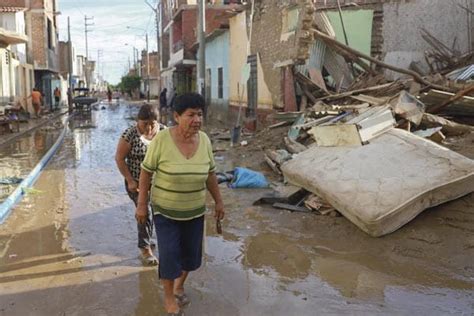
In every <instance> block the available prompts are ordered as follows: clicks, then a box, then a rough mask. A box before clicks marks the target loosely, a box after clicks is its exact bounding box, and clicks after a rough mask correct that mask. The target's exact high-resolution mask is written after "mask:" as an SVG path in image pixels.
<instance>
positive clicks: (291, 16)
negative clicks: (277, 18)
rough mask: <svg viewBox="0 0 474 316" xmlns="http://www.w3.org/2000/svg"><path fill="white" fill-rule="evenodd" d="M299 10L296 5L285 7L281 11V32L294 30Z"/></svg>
mask: <svg viewBox="0 0 474 316" xmlns="http://www.w3.org/2000/svg"><path fill="white" fill-rule="evenodd" d="M299 16H300V10H299V8H298V7H291V8H287V9H285V10H284V11H283V12H282V23H283V27H282V33H290V32H294V31H296V28H297V27H298V20H299Z"/></svg>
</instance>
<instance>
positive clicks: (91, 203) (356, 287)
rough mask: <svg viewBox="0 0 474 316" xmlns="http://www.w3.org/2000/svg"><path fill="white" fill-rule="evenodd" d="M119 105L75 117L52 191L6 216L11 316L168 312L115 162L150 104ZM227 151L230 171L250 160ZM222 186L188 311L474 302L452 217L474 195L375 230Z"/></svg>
mask: <svg viewBox="0 0 474 316" xmlns="http://www.w3.org/2000/svg"><path fill="white" fill-rule="evenodd" d="M105 106H106V109H104V110H99V111H93V112H92V113H91V115H90V117H89V116H85V117H82V118H76V119H75V120H73V121H71V122H70V124H69V130H68V133H67V135H66V138H65V141H64V144H63V146H62V147H61V148H60V150H59V151H58V153H57V155H56V156H55V157H54V159H53V160H52V161H51V162H50V164H49V165H48V167H47V168H46V170H45V171H44V172H43V173H42V175H41V176H40V177H39V179H38V182H37V183H36V185H35V189H37V190H38V192H37V193H36V194H28V195H27V196H26V198H25V199H24V200H23V201H22V202H21V203H20V204H19V205H18V206H17V207H16V208H15V210H14V211H13V213H12V215H11V216H10V218H8V220H7V221H6V222H5V224H4V225H2V226H0V315H164V311H163V308H162V302H161V294H162V291H161V289H160V286H159V284H158V277H157V272H156V269H155V268H147V267H142V266H141V263H140V261H139V259H138V250H137V245H136V240H137V238H136V227H135V225H136V224H135V219H134V217H133V212H134V209H133V207H132V203H131V202H130V200H129V199H128V197H127V196H126V194H125V191H124V187H123V180H122V177H121V176H120V174H119V173H118V171H117V169H116V167H115V161H114V154H115V146H116V143H117V140H118V138H119V137H120V134H121V132H122V131H123V130H124V129H125V128H126V127H127V126H129V125H130V124H132V123H133V122H132V121H131V120H130V119H129V118H130V117H133V116H134V115H135V114H136V112H137V108H136V107H128V106H127V105H125V104H121V105H119V106H113V107H109V106H108V105H107V104H105ZM216 155H218V156H222V157H223V158H219V159H218V164H219V169H220V171H228V170H231V169H232V168H234V167H235V166H239V165H241V164H240V161H236V160H233V159H228V158H227V156H226V152H225V151H223V152H219V153H218V154H216ZM221 188H222V192H223V195H224V201H225V204H226V211H227V217H226V219H225V220H224V222H223V230H224V232H223V235H217V234H216V231H215V224H214V221H213V219H212V217H211V216H208V218H207V220H206V223H207V227H206V232H207V237H206V240H205V249H206V256H205V258H204V264H203V266H202V268H201V269H200V270H199V271H197V272H195V273H192V274H191V277H190V279H189V283H188V288H187V292H188V295H189V297H190V298H191V300H192V303H191V305H190V306H189V307H187V308H186V313H187V315H226V316H231V315H320V314H364V315H367V314H409V313H413V312H419V313H421V314H433V315H435V314H436V315H441V314H456V313H458V314H471V313H472V312H473V311H474V306H473V303H472V302H474V294H473V288H474V286H473V276H474V269H473V266H472V265H473V263H472V258H473V256H474V253H473V252H472V251H473V249H474V247H470V246H469V245H472V243H471V244H470V241H469V240H470V239H469V238H472V234H471V233H470V232H469V231H459V229H458V228H455V227H452V226H446V225H441V224H440V223H441V222H443V221H446V222H448V223H458V221H459V220H460V219H464V221H466V220H468V221H469V220H471V219H473V218H474V214H472V212H473V211H472V209H471V210H469V208H472V207H473V205H474V197H472V196H471V197H467V198H465V199H462V200H459V201H457V202H456V203H454V204H450V205H448V206H441V207H439V208H436V209H434V210H432V211H430V214H422V216H421V217H420V218H417V219H416V220H415V221H414V222H413V224H412V225H410V226H408V227H404V228H403V229H401V230H400V231H399V232H397V233H395V234H392V235H389V236H388V237H387V238H379V239H374V238H371V237H368V236H366V235H365V234H364V233H362V232H360V231H359V230H358V229H357V228H355V227H353V225H352V224H350V223H348V222H347V221H346V220H345V219H344V218H328V217H321V216H315V215H311V214H297V213H288V212H286V211H281V210H275V209H272V208H268V207H255V206H252V203H253V201H255V200H257V199H258V198H259V197H261V196H262V195H263V194H264V193H265V191H264V190H231V189H228V188H226V187H225V186H223V185H221ZM466 208H467V210H466ZM447 212H449V214H450V215H449V217H446V215H445V214H446V213H447ZM470 234H471V235H470ZM456 237H457V240H456ZM45 301H47V302H48V304H45V303H44V302H45Z"/></svg>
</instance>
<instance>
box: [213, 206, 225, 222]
mask: <svg viewBox="0 0 474 316" xmlns="http://www.w3.org/2000/svg"><path fill="white" fill-rule="evenodd" d="M224 214H225V212H224V204H223V203H216V208H215V210H214V217H215V218H216V220H219V221H220V220H222V219H224Z"/></svg>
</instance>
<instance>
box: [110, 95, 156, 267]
mask: <svg viewBox="0 0 474 316" xmlns="http://www.w3.org/2000/svg"><path fill="white" fill-rule="evenodd" d="M164 128H165V126H163V125H161V124H159V123H158V113H157V111H156V110H155V109H154V108H153V107H152V106H151V105H149V104H145V105H143V106H142V107H141V108H140V110H139V112H138V117H137V123H136V124H135V125H133V126H131V127H129V128H127V129H126V130H125V131H124V132H123V134H122V136H121V137H120V140H119V143H118V146H117V152H116V154H115V161H116V163H117V167H118V169H119V170H120V173H121V174H122V176H123V177H124V178H125V190H126V191H127V193H128V196H129V197H130V199H131V200H132V201H133V203H134V204H135V206H137V201H138V180H139V177H140V165H141V163H142V162H143V160H144V159H145V154H146V151H147V148H148V143H150V142H151V140H152V139H153V138H154V137H155V135H156V134H157V133H158V132H159V131H160V130H161V129H164ZM145 213H146V214H145V219H144V220H143V221H142V222H138V224H137V228H138V248H140V251H141V258H142V261H143V263H144V264H146V265H156V264H158V260H157V259H156V257H155V256H154V255H153V251H152V247H153V246H154V245H152V243H151V237H152V235H153V214H152V212H151V210H149V209H148V207H147V208H146V209H145Z"/></svg>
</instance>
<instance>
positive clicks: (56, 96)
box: [54, 87, 61, 109]
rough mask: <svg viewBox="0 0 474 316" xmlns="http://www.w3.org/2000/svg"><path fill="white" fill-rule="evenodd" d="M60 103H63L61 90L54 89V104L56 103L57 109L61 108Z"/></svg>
mask: <svg viewBox="0 0 474 316" xmlns="http://www.w3.org/2000/svg"><path fill="white" fill-rule="evenodd" d="M60 101H61V90H59V87H56V89H54V102H55V107H56V109H57V108H59V102H60Z"/></svg>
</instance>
